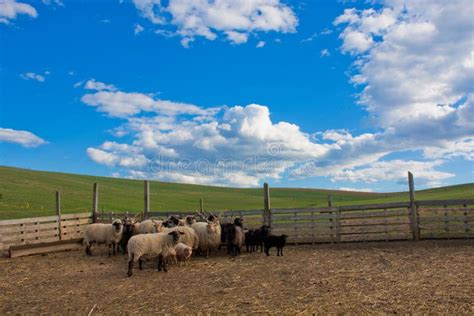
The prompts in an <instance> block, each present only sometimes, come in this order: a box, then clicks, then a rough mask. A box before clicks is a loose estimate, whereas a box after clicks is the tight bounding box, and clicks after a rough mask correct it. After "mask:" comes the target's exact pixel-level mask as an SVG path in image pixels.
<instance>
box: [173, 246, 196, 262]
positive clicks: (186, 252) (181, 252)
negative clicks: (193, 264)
mask: <svg viewBox="0 0 474 316" xmlns="http://www.w3.org/2000/svg"><path fill="white" fill-rule="evenodd" d="M175 250H176V258H177V260H178V261H180V262H185V263H187V262H188V261H189V259H191V255H192V254H193V250H192V248H191V247H189V246H188V245H185V244H183V243H181V242H180V243H178V244H177V245H176V247H175Z"/></svg>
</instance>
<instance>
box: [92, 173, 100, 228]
mask: <svg viewBox="0 0 474 316" xmlns="http://www.w3.org/2000/svg"><path fill="white" fill-rule="evenodd" d="M98 208H99V185H98V184H97V182H96V183H94V187H93V191H92V223H96V222H97V213H98V211H99V210H98Z"/></svg>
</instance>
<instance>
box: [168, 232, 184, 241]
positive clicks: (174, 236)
mask: <svg viewBox="0 0 474 316" xmlns="http://www.w3.org/2000/svg"><path fill="white" fill-rule="evenodd" d="M168 235H171V236H173V241H174V242H175V243H178V241H179V237H180V236H181V235H184V233H183V232H179V231H176V230H174V231H172V232H169V233H168Z"/></svg>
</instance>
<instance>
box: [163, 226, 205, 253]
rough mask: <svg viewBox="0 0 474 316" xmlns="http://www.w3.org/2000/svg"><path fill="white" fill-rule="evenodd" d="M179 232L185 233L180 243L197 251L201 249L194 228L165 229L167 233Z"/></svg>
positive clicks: (177, 227)
mask: <svg viewBox="0 0 474 316" xmlns="http://www.w3.org/2000/svg"><path fill="white" fill-rule="evenodd" d="M174 230H176V231H178V232H180V233H183V235H182V236H181V239H180V241H181V242H182V243H183V244H185V245H187V246H189V247H191V249H192V250H196V249H198V247H199V237H198V235H197V234H196V232H195V231H194V229H193V228H192V227H188V226H176V227H173V228H166V229H165V232H170V231H174Z"/></svg>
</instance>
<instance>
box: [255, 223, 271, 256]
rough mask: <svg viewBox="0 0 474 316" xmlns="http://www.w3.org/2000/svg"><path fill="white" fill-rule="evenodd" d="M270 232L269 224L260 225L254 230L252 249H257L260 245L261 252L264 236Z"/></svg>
mask: <svg viewBox="0 0 474 316" xmlns="http://www.w3.org/2000/svg"><path fill="white" fill-rule="evenodd" d="M269 234H270V226H267V225H262V226H261V227H260V228H258V229H256V230H254V241H253V242H254V249H255V251H258V248H259V247H260V252H263V243H264V241H265V238H267V236H268V235H269Z"/></svg>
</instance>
